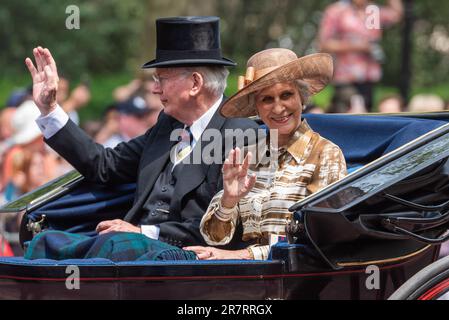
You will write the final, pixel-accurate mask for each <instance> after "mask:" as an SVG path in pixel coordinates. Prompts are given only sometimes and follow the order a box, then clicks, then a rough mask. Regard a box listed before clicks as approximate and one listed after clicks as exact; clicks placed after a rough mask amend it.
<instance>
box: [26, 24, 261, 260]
mask: <svg viewBox="0 0 449 320" xmlns="http://www.w3.org/2000/svg"><path fill="white" fill-rule="evenodd" d="M156 25H157V53H156V59H155V60H153V61H150V62H148V63H146V64H145V65H144V66H143V68H156V70H155V81H156V86H155V88H154V93H155V94H157V95H159V96H160V99H161V101H162V104H163V106H164V110H163V112H161V114H160V116H159V119H158V122H157V124H156V125H155V126H154V127H153V128H152V129H150V130H148V131H147V132H146V133H145V134H144V135H142V136H140V137H138V138H136V139H133V140H131V141H129V142H127V143H121V144H119V145H118V146H117V147H116V148H114V149H104V148H103V147H102V146H100V145H98V144H95V143H94V142H93V141H92V140H91V139H90V138H89V137H88V136H87V135H86V134H85V133H84V132H83V131H82V130H80V129H79V128H78V127H77V126H76V125H75V124H74V123H73V122H71V121H70V120H69V119H68V117H67V115H66V114H65V113H64V112H63V110H62V109H61V108H60V107H59V106H58V105H57V103H56V92H57V89H58V73H57V69H56V63H55V61H54V60H53V57H52V55H51V53H50V51H49V50H48V49H44V48H41V47H38V48H35V49H34V51H33V54H34V57H35V61H36V67H37V68H36V67H35V66H34V65H33V62H32V61H31V59H29V58H27V59H26V65H27V66H28V69H29V71H30V73H31V75H32V78H33V84H34V87H33V97H34V100H35V102H36V104H37V106H38V107H39V109H40V111H41V113H42V115H41V117H40V118H38V119H37V123H38V125H39V127H40V128H41V130H42V131H43V134H44V136H45V139H46V142H47V143H48V144H49V145H50V146H51V147H52V148H53V149H54V150H56V151H57V152H58V153H59V154H60V155H61V156H62V157H64V158H65V159H67V160H68V161H69V162H70V163H71V164H72V165H73V166H74V167H75V168H76V169H77V170H78V171H80V172H81V173H82V174H83V175H84V176H85V177H86V178H87V179H89V180H90V181H94V182H96V183H102V184H122V183H130V182H137V190H136V195H135V200H134V205H133V207H132V209H131V210H130V211H129V212H128V213H127V214H126V217H125V218H124V220H114V221H104V222H102V223H100V224H99V225H98V226H97V231H98V233H99V234H100V235H103V234H109V233H111V232H126V233H143V234H144V235H146V236H147V237H146V238H150V239H157V240H160V241H162V242H164V243H167V244H170V245H173V246H176V247H184V246H187V245H194V244H200V245H203V244H204V240H203V238H202V237H201V234H200V232H199V224H200V221H201V218H202V216H203V214H204V212H205V210H206V209H207V206H208V204H209V202H210V200H211V199H212V197H213V196H214V195H215V193H217V192H218V191H219V190H221V189H222V181H221V167H222V165H221V163H214V164H212V165H206V164H204V163H201V164H191V163H187V164H186V163H185V161H183V159H184V158H185V157H187V156H189V155H190V154H193V153H195V149H196V148H207V144H208V143H210V142H207V141H203V140H202V135H203V132H204V131H205V130H206V129H216V130H219V131H220V132H221V133H222V135H223V136H224V131H225V129H237V128H240V129H244V130H245V129H248V128H256V127H257V125H256V123H255V122H253V121H250V120H248V119H234V120H232V119H225V118H224V117H222V116H221V115H220V114H219V113H218V112H217V110H218V108H219V107H220V105H221V104H222V102H223V99H224V97H223V92H224V90H225V87H226V80H227V76H228V74H229V72H228V70H227V69H226V68H225V67H226V66H234V65H235V63H233V62H232V61H231V60H228V59H226V58H223V57H222V55H221V50H220V47H221V46H220V38H219V19H218V18H217V17H177V18H164V19H159V20H157V22H156ZM176 129H178V130H182V134H181V138H180V139H179V141H171V139H170V136H171V134H172V131H173V130H176ZM204 140H206V139H204ZM173 150H175V151H174V153H175V155H176V156H175V157H173V156H171V155H173ZM224 156H225V155H224V154H223V157H224ZM48 258H57V255H55V256H54V257H48Z"/></svg>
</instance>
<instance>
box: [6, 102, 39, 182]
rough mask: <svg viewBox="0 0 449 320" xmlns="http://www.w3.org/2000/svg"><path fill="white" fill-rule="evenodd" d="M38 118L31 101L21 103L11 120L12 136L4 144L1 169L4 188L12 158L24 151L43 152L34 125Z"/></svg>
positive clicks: (37, 129)
mask: <svg viewBox="0 0 449 320" xmlns="http://www.w3.org/2000/svg"><path fill="white" fill-rule="evenodd" d="M38 116H39V110H38V109H37V108H36V105H35V104H34V102H33V101H32V100H27V101H25V102H23V103H22V104H21V105H20V106H19V107H18V108H17V110H16V111H15V112H14V115H13V116H12V118H11V127H12V135H11V137H10V138H8V139H7V140H6V141H5V142H4V144H5V145H7V146H8V148H6V151H5V154H4V157H3V162H2V168H1V173H2V174H1V180H2V184H3V186H6V185H7V184H8V182H9V181H10V180H11V177H12V171H13V163H14V157H15V155H16V154H17V153H21V152H23V150H24V149H26V150H28V151H30V152H43V151H44V149H45V147H44V141H43V137H42V133H41V131H40V130H39V127H38V126H37V124H36V123H35V119H36V117H38Z"/></svg>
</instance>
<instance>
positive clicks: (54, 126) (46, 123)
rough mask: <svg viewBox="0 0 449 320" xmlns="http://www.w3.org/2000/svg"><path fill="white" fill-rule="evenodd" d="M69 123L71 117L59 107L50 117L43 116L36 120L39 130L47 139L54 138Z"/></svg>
mask: <svg viewBox="0 0 449 320" xmlns="http://www.w3.org/2000/svg"><path fill="white" fill-rule="evenodd" d="M68 121H69V116H68V115H67V113H65V111H64V110H63V109H62V108H61V107H60V106H59V105H57V106H56V108H55V110H53V111H52V112H50V113H49V114H48V115H46V116H42V115H41V116H40V117H39V118H37V119H36V123H37V125H38V127H39V129H41V132H42V134H43V135H44V137H45V139H50V138H51V137H53V136H54V135H55V134H56V133H57V132H58V131H59V130H61V129H62V128H64V126H65V125H66V124H67V122H68Z"/></svg>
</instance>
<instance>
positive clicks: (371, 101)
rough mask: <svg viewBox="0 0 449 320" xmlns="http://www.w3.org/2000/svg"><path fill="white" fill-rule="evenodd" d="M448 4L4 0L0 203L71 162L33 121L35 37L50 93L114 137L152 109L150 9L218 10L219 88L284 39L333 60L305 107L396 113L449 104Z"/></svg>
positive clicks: (109, 140) (110, 141)
mask: <svg viewBox="0 0 449 320" xmlns="http://www.w3.org/2000/svg"><path fill="white" fill-rule="evenodd" d="M370 4H376V5H378V8H379V9H380V10H379V12H378V14H379V15H378V18H379V20H378V21H376V20H373V21H371V22H373V23H374V26H375V24H376V22H379V23H380V24H379V26H380V28H376V27H374V28H370V27H367V24H366V21H367V19H370V18H372V15H370V14H372V13H373V11H369V10H368V11H367V6H368V5H370ZM69 5H76V6H77V7H78V8H79V13H80V28H79V29H75V30H69V29H67V28H66V20H67V19H68V18H69V15H70V12H66V9H67V6H69ZM446 13H449V2H441V1H436V0H429V1H413V0H385V1H375V2H374V3H371V2H369V1H367V0H340V1H334V0H313V1H305V0H304V1H298V0H244V1H243V0H228V1H221V0H208V1H203V0H129V1H120V0H109V1H107V2H105V1H100V0H89V1H88V0H70V1H68V0H45V1H43V0H42V1H35V0H22V1H15V0H2V4H1V5H0V37H1V38H2V41H1V43H0V46H1V50H0V67H1V68H2V74H1V75H0V205H2V204H5V203H7V202H9V201H12V200H14V199H17V197H19V196H20V195H23V194H24V193H27V192H29V191H31V190H33V189H35V188H37V187H38V186H40V185H42V184H45V183H46V182H48V181H51V180H52V179H54V178H56V177H58V176H60V175H62V174H64V173H67V172H68V171H70V170H71V169H72V168H71V167H70V165H69V164H68V163H66V162H65V161H64V160H63V159H62V158H60V157H59V156H58V155H57V154H56V153H54V152H53V151H52V150H51V149H50V148H48V147H47V146H46V145H45V143H44V140H43V137H42V135H41V134H40V131H39V129H38V127H37V125H36V124H35V121H34V120H35V119H36V118H37V117H38V116H39V111H38V109H37V108H36V107H35V106H34V103H33V102H32V94H31V90H32V88H31V79H30V77H29V74H28V72H27V70H26V67H25V64H24V59H25V57H27V56H30V55H31V53H32V48H33V47H34V46H36V45H42V46H45V47H48V48H49V49H50V50H51V51H52V53H53V54H54V57H55V60H56V61H57V63H58V68H59V73H60V82H59V91H58V97H57V100H58V103H59V104H60V105H61V106H62V107H63V109H64V110H65V111H66V112H67V113H68V114H69V115H70V118H71V119H72V120H73V121H74V122H75V123H77V124H78V125H80V126H81V127H83V128H84V129H85V131H86V132H87V133H88V134H89V135H91V136H92V137H93V138H94V139H95V140H96V141H97V142H98V143H100V144H103V145H105V146H107V147H114V146H115V145H117V144H118V143H120V142H122V141H127V140H129V139H132V138H134V137H136V136H139V135H141V134H142V133H144V132H145V131H146V130H148V128H150V127H151V126H153V124H154V123H155V122H156V120H157V116H158V114H159V113H160V111H161V110H162V106H161V103H160V101H159V99H158V97H157V96H155V95H154V94H153V93H152V86H153V85H154V82H153V79H152V74H151V72H150V71H145V72H143V71H140V68H139V67H140V65H141V64H142V62H145V61H148V60H149V59H150V58H152V57H153V52H154V48H155V45H156V44H155V42H154V39H155V27H154V21H155V19H156V18H158V17H164V16H176V15H216V16H220V18H221V30H222V46H223V52H224V53H225V54H226V56H229V57H231V58H233V59H234V60H235V61H237V62H238V63H239V66H238V67H237V68H235V69H233V70H231V76H230V78H229V84H228V88H227V95H228V96H230V95H232V94H233V93H235V92H236V90H237V89H236V88H237V77H238V76H239V75H241V74H243V73H244V70H245V65H244V61H246V59H247V58H248V57H249V56H251V55H252V54H253V53H254V52H257V51H260V50H262V49H264V48H269V47H285V48H289V49H292V50H294V51H295V52H296V53H297V54H298V56H302V55H306V54H310V53H314V52H328V53H331V54H332V55H333V56H334V59H335V76H334V82H333V84H332V86H329V88H327V89H326V90H324V91H323V92H322V93H320V94H319V95H318V96H316V97H314V100H313V101H310V102H309V103H308V104H307V106H306V109H305V112H306V113H363V112H380V113H397V112H406V111H408V112H427V111H444V110H448V109H449V103H448V99H449V90H447V88H449V80H448V79H447V74H449V63H448V62H449V61H448V60H449V23H448V22H447V14H446ZM236 35H238V36H237V37H236ZM7 223H10V224H12V225H13V227H11V226H9V228H12V229H14V228H15V227H14V226H16V225H17V221H16V220H14V219H13V221H12V222H11V221H8V222H7ZM0 225H2V221H0ZM3 227H4V223H3ZM1 228H2V227H1V226H0V235H1V231H2V230H1ZM1 246H3V248H4V244H2V242H1V239H0V248H1ZM5 250H6V249H5ZM0 255H1V252H0Z"/></svg>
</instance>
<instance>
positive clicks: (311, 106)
mask: <svg viewBox="0 0 449 320" xmlns="http://www.w3.org/2000/svg"><path fill="white" fill-rule="evenodd" d="M302 113H303V114H308V113H312V114H323V113H324V110H323V109H321V108H320V107H319V106H317V105H316V104H315V103H313V102H309V103H307V105H306V106H305V107H304V111H303V112H302Z"/></svg>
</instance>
